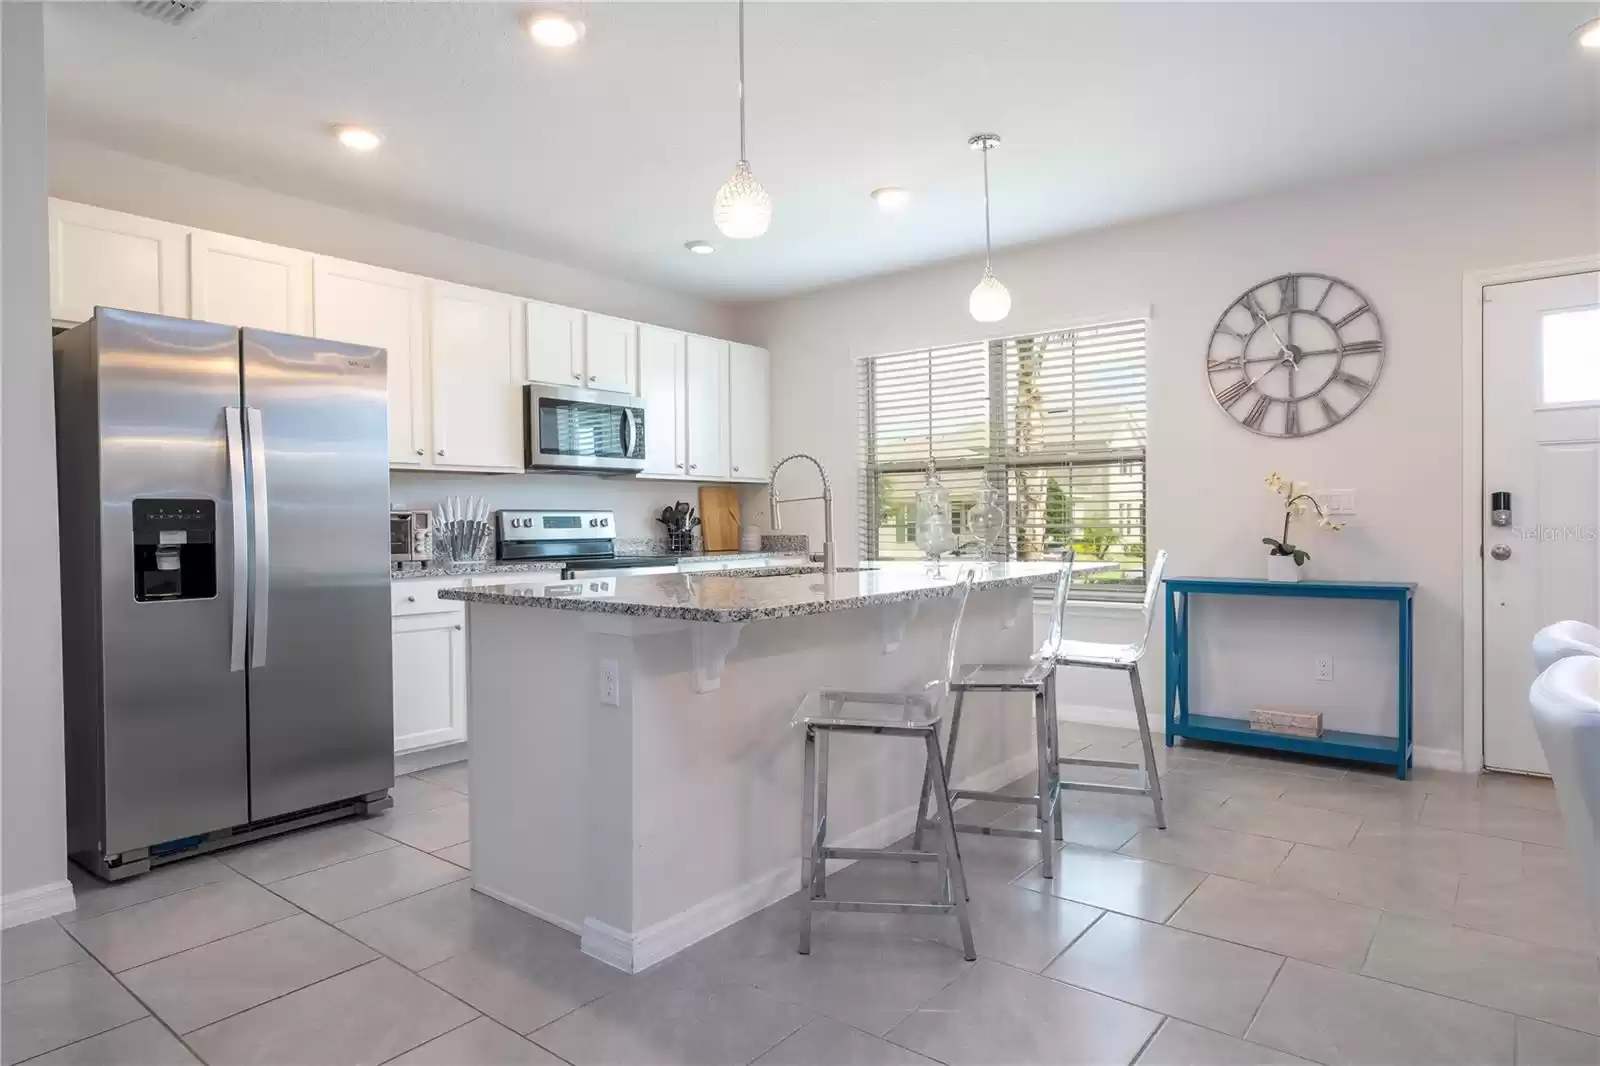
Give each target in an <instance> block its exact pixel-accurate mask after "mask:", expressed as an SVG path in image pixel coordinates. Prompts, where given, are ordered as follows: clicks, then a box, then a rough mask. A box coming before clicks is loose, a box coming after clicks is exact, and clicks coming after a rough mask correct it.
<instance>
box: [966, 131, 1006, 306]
mask: <svg viewBox="0 0 1600 1066" xmlns="http://www.w3.org/2000/svg"><path fill="white" fill-rule="evenodd" d="M999 143H1000V135H999V134H998V133H980V134H977V135H976V136H973V137H971V138H969V139H968V140H967V145H968V147H970V148H971V149H972V150H973V151H976V152H982V153H983V278H982V280H980V281H979V282H978V286H977V288H975V289H973V290H972V296H971V297H969V298H968V300H967V310H969V311H971V312H972V317H973V318H975V319H977V320H978V321H979V322H998V321H1000V320H1001V319H1002V318H1005V317H1006V316H1007V315H1009V314H1010V313H1011V291H1010V290H1009V289H1007V288H1006V287H1005V286H1004V285H1002V284H1000V279H999V278H997V277H995V276H994V267H993V266H991V265H990V263H989V257H990V255H991V254H992V251H993V250H992V248H991V246H990V239H989V149H991V148H993V147H994V146H995V145H997V144H999Z"/></svg>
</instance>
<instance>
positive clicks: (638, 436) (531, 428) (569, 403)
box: [523, 385, 645, 474]
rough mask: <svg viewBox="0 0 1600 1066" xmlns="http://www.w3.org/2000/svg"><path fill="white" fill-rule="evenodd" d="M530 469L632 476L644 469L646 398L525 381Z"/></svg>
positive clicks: (526, 454) (528, 463)
mask: <svg viewBox="0 0 1600 1066" xmlns="http://www.w3.org/2000/svg"><path fill="white" fill-rule="evenodd" d="M523 408H524V412H525V414H526V416H527V417H526V418H525V419H524V421H523V424H524V425H525V426H526V427H527V434H528V436H527V447H526V449H525V458H526V460H527V467H528V469H529V470H565V471H568V472H570V473H589V474H633V473H637V472H638V471H640V470H643V469H644V414H645V412H644V401H643V400H641V399H639V397H637V396H634V395H631V394H629V393H626V392H601V391H599V390H597V389H569V388H566V387H565V386H562V385H528V386H526V387H525V388H524V390H523Z"/></svg>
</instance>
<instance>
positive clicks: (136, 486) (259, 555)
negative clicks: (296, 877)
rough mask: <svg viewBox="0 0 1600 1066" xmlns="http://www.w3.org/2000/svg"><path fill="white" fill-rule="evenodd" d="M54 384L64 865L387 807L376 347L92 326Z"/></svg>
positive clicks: (389, 713)
mask: <svg viewBox="0 0 1600 1066" xmlns="http://www.w3.org/2000/svg"><path fill="white" fill-rule="evenodd" d="M55 369H56V454H57V473H58V483H59V494H60V512H61V575H62V581H61V584H62V625H63V634H64V655H65V706H66V754H67V810H68V850H69V851H70V852H71V853H72V856H73V858H74V859H76V860H77V861H78V862H79V863H80V864H81V865H83V866H85V867H87V868H88V869H90V870H93V871H94V872H96V873H98V874H99V875H100V876H102V877H107V878H112V879H116V878H121V877H127V876H131V875H133V874H136V873H141V872H143V871H145V870H148V869H149V868H150V866H151V865H153V864H158V863H160V862H163V861H168V860H171V859H174V858H179V857H183V856H186V855H191V854H195V853H196V852H200V851H208V850H212V849H214V848H218V847H223V846H227V845H229V844H234V843H240V842H243V841H245V840H249V839H254V838H256V837H259V836H262V835H266V834H268V833H271V832H277V831H282V830H285V829H290V828H295V827H298V826H301V825H307V824H312V823H314V822H318V821H325V820H329V819H332V818H337V817H341V816H344V815H347V814H350V813H353V812H365V811H371V810H379V809H382V808H384V807H386V806H388V804H389V802H390V801H389V798H388V789H389V788H390V786H391V785H393V783H394V757H393V743H394V731H393V690H392V681H391V677H392V675H391V666H390V657H391V650H390V635H389V611H390V609H389V573H388V569H389V562H388V521H389V470H388V407H387V396H386V374H385V355H384V352H383V351H382V350H381V349H375V348H363V347H358V346H354V345H349V344H338V343H334V342H332V341H321V340H313V339H311V338H308V337H292V336H286V335H283V334H277V333H268V332H264V331H261V330H254V329H238V328H235V327H232V326H220V325H214V324H212V323H209V322H193V321H189V320H187V319H175V318H166V317H162V316H158V315H147V314H137V313H134V312H130V311H114V310H109V309H106V308H96V310H95V314H94V317H93V318H92V319H91V320H90V321H88V322H85V323H83V324H82V325H80V326H77V327H75V328H73V329H70V330H67V331H66V332H64V333H61V334H59V335H58V336H57V337H56V338H55Z"/></svg>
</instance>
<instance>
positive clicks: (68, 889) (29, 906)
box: [0, 880, 77, 929]
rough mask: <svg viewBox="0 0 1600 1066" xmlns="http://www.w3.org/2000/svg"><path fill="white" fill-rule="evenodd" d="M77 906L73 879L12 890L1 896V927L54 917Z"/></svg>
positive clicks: (6, 927)
mask: <svg viewBox="0 0 1600 1066" xmlns="http://www.w3.org/2000/svg"><path fill="white" fill-rule="evenodd" d="M76 906H77V898H76V897H75V896H74V895H73V894H72V882H71V881H66V880H62V881H55V882H53V883H51V884H48V885H39V886H37V887H35V888H25V889H23V890H21V891H20V892H10V893H7V894H6V895H5V897H3V898H0V929H10V928H11V927H12V926H14V925H24V924H26V923H28V922H36V921H38V920H39V919H40V918H54V917H55V916H56V915H58V914H65V913H67V912H68V911H70V910H72V909H73V908H74V907H76Z"/></svg>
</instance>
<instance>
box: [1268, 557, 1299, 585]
mask: <svg viewBox="0 0 1600 1066" xmlns="http://www.w3.org/2000/svg"><path fill="white" fill-rule="evenodd" d="M1304 569H1305V568H1304V567H1302V566H1298V565H1296V563H1295V561H1294V556H1292V555H1268V556H1267V580H1268V581H1299V580H1300V573H1301V571H1302V570H1304Z"/></svg>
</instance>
